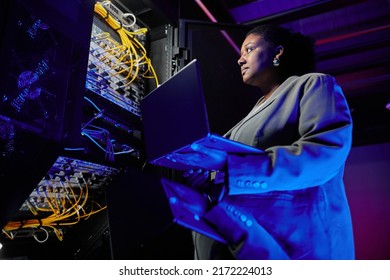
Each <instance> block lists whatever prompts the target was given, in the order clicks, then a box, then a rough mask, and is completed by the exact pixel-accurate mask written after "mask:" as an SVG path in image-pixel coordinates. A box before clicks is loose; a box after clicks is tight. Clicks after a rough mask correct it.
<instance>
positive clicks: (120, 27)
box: [114, 21, 122, 31]
mask: <svg viewBox="0 0 390 280" xmlns="http://www.w3.org/2000/svg"><path fill="white" fill-rule="evenodd" d="M118 22H119V28H117V29H114V31H118V30H119V29H122V22H121V21H118Z"/></svg>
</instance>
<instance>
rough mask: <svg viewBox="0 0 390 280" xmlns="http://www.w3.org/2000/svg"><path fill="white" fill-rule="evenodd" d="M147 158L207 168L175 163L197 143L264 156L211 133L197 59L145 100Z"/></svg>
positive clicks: (178, 166)
mask: <svg viewBox="0 0 390 280" xmlns="http://www.w3.org/2000/svg"><path fill="white" fill-rule="evenodd" d="M141 114H142V124H143V130H144V135H143V136H144V140H145V149H146V158H147V160H148V162H149V163H151V164H155V165H159V166H164V167H168V168H173V169H177V170H185V169H190V168H206V167H205V166H201V165H197V166H193V165H192V164H190V163H183V162H179V161H176V160H175V156H174V154H176V153H186V152H189V151H192V149H191V145H193V144H197V145H201V146H205V147H208V148H214V149H218V150H222V151H225V152H230V153H261V152H262V151H261V150H260V149H257V148H254V147H251V146H248V145H245V144H242V143H239V142H236V141H233V140H229V139H227V138H224V137H222V136H220V135H217V134H215V133H212V132H211V131H210V127H209V123H208V117H207V110H206V105H205V102H204V92H203V87H202V81H201V77H200V71H199V65H198V61H197V60H196V59H194V60H192V61H191V62H190V63H189V64H187V65H186V66H185V67H183V68H182V69H180V71H179V72H177V73H176V74H175V75H173V76H172V77H171V78H170V79H168V80H167V81H165V82H164V83H162V84H161V85H160V86H159V87H157V88H156V89H154V90H153V91H152V92H150V93H149V94H148V95H147V96H146V97H144V98H143V99H142V100H141Z"/></svg>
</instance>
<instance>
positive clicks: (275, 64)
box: [272, 57, 280, 67]
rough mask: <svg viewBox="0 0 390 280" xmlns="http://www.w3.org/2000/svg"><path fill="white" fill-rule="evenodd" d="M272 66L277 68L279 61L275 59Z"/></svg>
mask: <svg viewBox="0 0 390 280" xmlns="http://www.w3.org/2000/svg"><path fill="white" fill-rule="evenodd" d="M272 64H273V65H274V66H275V67H278V66H279V65H280V59H279V58H277V57H275V58H274V60H273V61H272Z"/></svg>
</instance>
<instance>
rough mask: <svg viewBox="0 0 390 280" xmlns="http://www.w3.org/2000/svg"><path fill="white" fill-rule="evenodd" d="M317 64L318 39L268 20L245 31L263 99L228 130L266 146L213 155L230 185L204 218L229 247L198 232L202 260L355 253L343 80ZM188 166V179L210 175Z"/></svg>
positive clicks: (249, 78) (252, 78)
mask: <svg viewBox="0 0 390 280" xmlns="http://www.w3.org/2000/svg"><path fill="white" fill-rule="evenodd" d="M314 61H315V60H314V43H313V41H312V40H311V39H310V38H309V37H306V36H304V35H302V34H300V33H292V32H290V31H289V30H288V29H285V28H283V27H279V26H274V25H264V26H259V27H256V28H254V29H253V30H251V31H250V32H249V33H248V34H247V36H246V38H245V40H244V42H243V44H242V47H241V57H240V58H239V60H238V64H239V66H240V68H241V75H242V79H243V81H244V83H245V84H248V85H251V86H255V87H257V88H259V90H261V92H262V94H263V96H262V97H261V98H260V100H259V101H258V102H257V104H256V105H255V106H254V108H253V109H252V110H251V112H249V114H248V115H247V116H246V117H245V118H244V119H243V120H241V121H240V122H239V123H238V124H237V125H236V126H234V127H233V128H232V129H231V130H230V131H229V132H228V133H227V134H226V135H225V136H226V137H229V138H230V139H232V140H235V141H239V142H242V143H245V144H248V145H251V146H254V147H258V148H259V149H261V150H264V153H263V154H260V155H258V154H256V155H255V154H253V155H251V154H245V155H235V154H223V153H222V155H221V153H220V154H218V157H215V163H214V167H215V169H219V170H223V171H224V174H225V177H224V178H225V187H226V189H225V194H224V195H221V196H220V197H219V200H218V201H217V202H216V203H215V205H214V206H213V207H212V208H211V210H209V211H208V212H207V213H206V215H205V218H206V219H207V220H208V221H209V222H210V223H211V224H212V225H213V226H214V227H215V228H216V229H217V230H218V231H219V232H220V233H221V235H223V236H224V237H225V239H226V240H227V243H228V244H227V245H225V244H222V243H219V242H216V241H214V240H212V239H210V238H207V237H205V236H203V235H201V234H198V233H194V245H195V257H196V258H197V259H226V258H233V259H234V258H236V259H353V258H354V244H353V233H352V225H351V217H350V211H349V206H348V202H347V199H346V195H345V190H344V185H343V172H344V165H345V161H346V158H347V156H348V153H349V151H350V148H351V141H352V140H351V134H352V122H351V116H350V112H349V109H348V106H347V103H346V100H345V97H344V95H343V93H342V91H341V89H340V87H339V86H338V85H337V83H336V81H335V79H334V78H333V77H331V76H329V75H325V74H321V73H314V72H313V71H314V65H315V64H314ZM195 150H196V151H197V152H201V153H204V154H208V155H210V157H213V155H214V154H215V152H216V151H211V150H209V149H206V148H204V147H199V146H196V147H195ZM189 173H190V172H187V173H186V174H185V177H186V178H187V182H188V183H189V184H191V185H193V186H195V185H199V184H200V183H199V182H202V181H203V179H202V176H203V174H204V173H196V174H197V175H189ZM192 174H194V173H192ZM206 174H207V172H206Z"/></svg>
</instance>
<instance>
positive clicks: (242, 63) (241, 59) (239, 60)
mask: <svg viewBox="0 0 390 280" xmlns="http://www.w3.org/2000/svg"><path fill="white" fill-rule="evenodd" d="M237 63H238V65H239V66H240V67H241V66H242V65H244V64H245V60H244V59H243V57H242V56H241V57H240V58H239V59H238V61H237Z"/></svg>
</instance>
